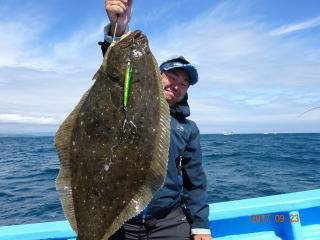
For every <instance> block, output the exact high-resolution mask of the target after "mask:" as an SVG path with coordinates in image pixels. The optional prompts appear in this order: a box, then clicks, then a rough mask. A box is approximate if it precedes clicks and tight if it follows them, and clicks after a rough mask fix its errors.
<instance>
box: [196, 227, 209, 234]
mask: <svg viewBox="0 0 320 240" xmlns="http://www.w3.org/2000/svg"><path fill="white" fill-rule="evenodd" d="M191 234H192V235H202V234H204V235H211V231H210V229H206V228H191Z"/></svg>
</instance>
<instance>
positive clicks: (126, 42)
mask: <svg viewBox="0 0 320 240" xmlns="http://www.w3.org/2000/svg"><path fill="white" fill-rule="evenodd" d="M143 38H145V36H144V35H143V34H142V32H141V31H140V30H135V31H133V32H131V33H128V34H127V35H126V36H125V37H124V38H123V39H121V40H120V44H121V48H127V47H129V46H131V45H134V43H135V42H137V41H140V40H141V39H143Z"/></svg>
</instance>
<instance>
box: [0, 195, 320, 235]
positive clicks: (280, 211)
mask: <svg viewBox="0 0 320 240" xmlns="http://www.w3.org/2000/svg"><path fill="white" fill-rule="evenodd" d="M209 206H210V215H209V220H210V228H211V232H212V236H213V237H214V240H320V189H316V190H309V191H303V192H294V193H287V194H279V195H273V196H267V197H258V198H249V199H242V200H235V201H228V202H220V203H212V204H209ZM40 239H41V240H49V239H50V240H75V239H76V234H75V233H74V232H73V231H72V229H71V228H70V225H69V223H68V222H67V221H57V222H45V223H34V224H22V225H11V226H2V227H0V240H40Z"/></svg>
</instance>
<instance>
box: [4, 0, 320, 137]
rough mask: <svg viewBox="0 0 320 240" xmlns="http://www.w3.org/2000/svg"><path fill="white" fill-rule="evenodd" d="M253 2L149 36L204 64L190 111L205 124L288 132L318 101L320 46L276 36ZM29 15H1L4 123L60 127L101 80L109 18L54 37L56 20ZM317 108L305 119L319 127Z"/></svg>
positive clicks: (162, 53)
mask: <svg viewBox="0 0 320 240" xmlns="http://www.w3.org/2000/svg"><path fill="white" fill-rule="evenodd" d="M249 8H250V6H249V7H248V6H247V5H241V4H232V3H231V4H230V2H229V3H228V2H223V4H220V5H218V6H216V7H215V8H213V9H209V10H208V11H206V12H205V13H204V14H203V15H201V16H197V17H196V18H195V19H193V20H190V21H189V22H184V23H182V24H181V23H179V25H173V26H169V25H168V26H169V27H168V28H167V30H166V32H162V33H161V34H159V33H158V34H157V35H155V36H149V37H150V39H149V40H150V41H149V42H150V44H151V50H152V51H153V52H154V54H155V56H156V57H157V58H158V59H159V60H160V61H163V60H165V59H167V58H169V57H171V56H173V55H175V56H176V55H184V56H185V57H187V59H189V60H190V61H192V62H193V63H194V64H195V65H196V66H197V67H198V69H199V73H200V81H199V84H197V85H196V86H192V87H191V88H190V105H191V112H192V118H193V119H195V120H197V123H198V124H199V127H200V129H204V130H205V132H209V133H210V132H223V131H230V130H233V131H235V132H239V131H242V132H245V129H246V128H247V129H249V130H250V131H259V130H257V129H263V128H264V129H265V131H273V129H275V128H281V129H286V130H288V127H287V126H295V127H297V126H300V125H299V124H301V121H302V120H301V119H300V120H299V121H300V122H299V121H296V120H295V117H296V116H298V115H299V114H300V113H302V112H304V111H305V110H307V109H309V108H310V107H313V106H317V105H316V104H317V101H318V99H319V97H320V96H319V94H318V93H319V92H320V91H319V90H320V89H319V84H318V81H319V76H320V68H319V63H320V58H319V52H320V49H319V47H318V46H312V45H310V44H306V41H307V40H308V39H304V38H300V39H298V38H290V37H287V38H286V39H282V38H279V37H278V36H277V35H275V34H273V35H272V34H269V33H270V29H269V28H268V24H267V23H265V22H259V21H257V20H255V19H254V18H252V19H250V20H248V19H249V18H250V17H248V16H251V15H250V14H248V13H249V12H250V9H249ZM167 11H168V9H167V8H164V9H163V11H160V12H158V13H157V14H158V15H157V16H162V15H163V14H165V13H166V12H167ZM157 16H156V17H157ZM241 16H246V17H245V18H242V17H241ZM147 17H148V16H147ZM244 19H246V20H244ZM28 21H29V22H28V24H23V22H21V19H20V18H15V19H13V18H12V19H11V21H6V22H4V21H1V20H0V35H1V36H5V38H3V41H2V42H1V43H0V51H1V56H0V123H10V122H13V123H27V124H32V123H33V124H39V125H41V126H42V127H43V126H44V125H45V124H49V125H54V124H55V125H56V124H59V123H61V122H62V120H63V119H64V118H65V117H66V116H67V114H68V113H69V112H71V111H72V109H73V107H74V106H75V105H76V103H77V102H78V101H79V99H80V97H81V95H82V94H83V93H84V92H85V90H86V89H88V88H89V87H90V86H91V85H92V83H93V82H92V81H91V77H92V75H93V74H94V72H95V71H96V70H97V69H98V67H99V65H100V63H101V60H102V55H101V52H100V48H99V46H97V41H101V40H102V39H103V25H104V21H102V20H101V23H100V24H96V23H95V24H89V23H88V24H87V25H81V27H79V28H78V29H76V30H74V31H73V32H71V33H70V35H69V36H67V37H66V38H64V39H61V40H59V41H56V42H50V41H49V42H47V43H46V44H41V42H42V41H43V39H42V38H41V37H40V36H41V34H42V33H44V32H45V31H46V30H47V28H49V27H50V24H48V22H46V21H43V22H41V21H39V20H38V19H35V18H32V17H30V19H28ZM316 22H317V21H315V20H314V21H313V22H311V21H308V22H305V23H304V24H301V23H300V25H299V26H300V28H299V26H298V27H297V26H296V27H295V28H293V27H292V26H293V25H292V26H291V28H290V26H286V27H287V28H282V33H281V31H280V30H279V29H280V28H279V29H278V34H284V33H285V32H284V30H285V29H287V30H286V31H288V29H291V30H292V29H293V30H294V29H296V30H295V31H297V29H299V30H300V29H302V27H304V28H306V27H308V26H309V27H310V26H316ZM28 26H33V27H28ZM21 36H23V37H21ZM318 102H319V101H318ZM317 113H318V112H316V111H315V112H314V113H312V114H313V115H312V116H311V115H308V116H306V118H304V119H303V121H304V123H307V124H304V125H305V126H306V125H309V126H313V129H318V130H319V131H320V129H319V127H315V126H319V124H316V122H317V121H318V122H319V115H317ZM293 119H294V120H293ZM277 124H278V125H277ZM254 128H255V129H254ZM32 129H34V128H32ZM301 129H302V128H301ZM0 130H1V128H0ZM276 130H277V131H278V129H276ZM289 130H290V129H289ZM261 131H262V130H261ZM292 131H294V129H293V130H292ZM301 131H302V130H301Z"/></svg>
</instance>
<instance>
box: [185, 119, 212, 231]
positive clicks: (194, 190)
mask: <svg viewBox="0 0 320 240" xmlns="http://www.w3.org/2000/svg"><path fill="white" fill-rule="evenodd" d="M190 122H191V121H190ZM191 124H192V125H193V127H192V133H191V136H190V140H189V143H188V145H187V147H186V149H185V152H184V154H183V156H182V158H183V160H182V175H183V186H184V199H185V201H186V204H187V207H188V208H189V211H190V214H191V218H192V223H191V233H192V234H210V227H209V220H208V216H209V206H208V204H207V193H206V185H207V178H206V175H205V173H204V171H203V168H202V152H201V147H200V133H199V129H198V127H197V126H196V124H195V123H194V122H191Z"/></svg>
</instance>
